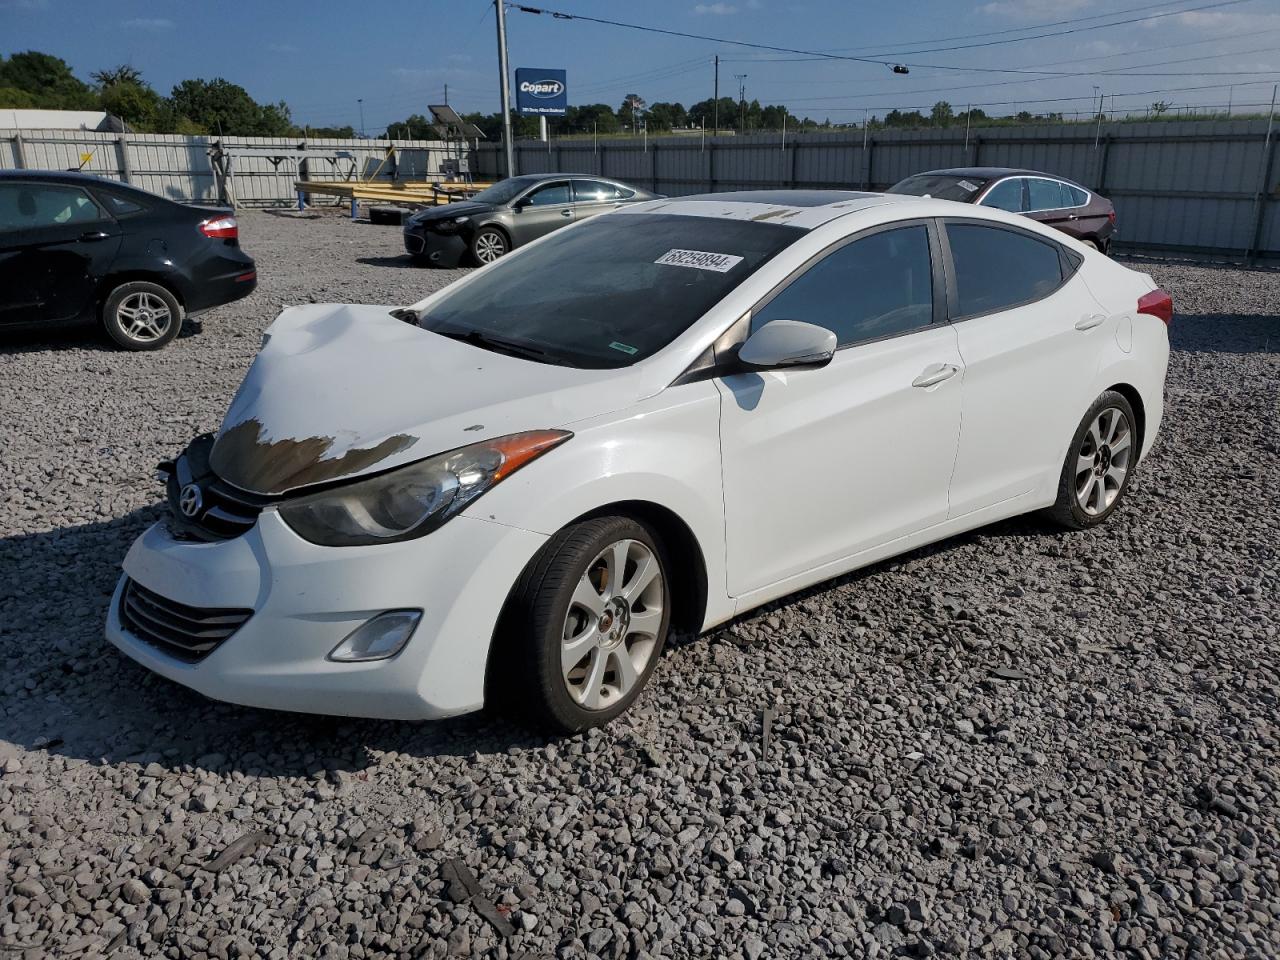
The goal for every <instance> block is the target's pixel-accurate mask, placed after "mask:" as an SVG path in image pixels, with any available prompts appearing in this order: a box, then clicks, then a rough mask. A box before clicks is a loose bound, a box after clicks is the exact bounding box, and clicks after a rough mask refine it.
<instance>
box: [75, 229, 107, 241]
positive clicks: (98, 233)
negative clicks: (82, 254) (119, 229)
mask: <svg viewBox="0 0 1280 960" xmlns="http://www.w3.org/2000/svg"><path fill="white" fill-rule="evenodd" d="M109 236H111V234H109V233H105V232H104V231H102V230H87V231H85V232H84V233H82V234H80V239H81V240H83V241H84V242H85V243H93V242H94V241H96V240H106V239H107V238H108V237H109Z"/></svg>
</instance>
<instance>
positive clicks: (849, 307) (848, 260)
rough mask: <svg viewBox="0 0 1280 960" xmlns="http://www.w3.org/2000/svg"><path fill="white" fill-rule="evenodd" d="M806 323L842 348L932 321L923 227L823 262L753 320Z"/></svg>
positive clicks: (883, 236) (849, 247)
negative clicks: (828, 334) (832, 337)
mask: <svg viewBox="0 0 1280 960" xmlns="http://www.w3.org/2000/svg"><path fill="white" fill-rule="evenodd" d="M770 320H803V321H804V322H806V323H816V324H817V325H819V326H821V327H826V328H827V329H828V330H830V331H832V332H833V333H834V334H835V335H836V340H837V342H838V343H839V345H840V346H845V345H847V344H851V343H861V342H863V341H867V340H878V339H880V338H881V337H890V336H893V335H894V334H899V333H905V332H907V331H909V330H915V329H917V328H919V327H925V326H928V325H929V324H930V323H931V322H932V321H933V263H932V260H931V259H930V255H929V231H928V229H927V228H926V227H923V226H913V227H901V228H898V229H895V230H884V231H881V232H880V233H874V234H872V235H871V236H869V237H864V238H863V239H861V240H855V241H853V242H852V243H849V244H846V245H845V246H843V247H841V248H840V249H838V250H836V251H835V252H834V253H832V254H829V255H828V256H826V257H824V258H823V259H822V260H819V261H818V262H817V263H815V264H814V265H813V266H812V267H810V268H809V269H808V270H806V271H805V272H804V273H802V274H801V275H800V276H799V277H797V278H796V279H795V280H793V281H792V282H791V283H790V284H789V285H788V286H787V287H786V288H785V289H784V290H783V291H782V292H781V293H779V294H778V295H777V296H776V297H774V298H773V299H772V300H770V301H769V302H768V303H766V304H765V305H764V306H763V307H762V308H761V309H760V310H759V311H758V312H757V313H756V314H755V315H754V316H753V317H752V319H751V327H752V329H753V330H757V329H759V328H760V327H762V326H764V325H765V324H766V323H768V322H769V321H770Z"/></svg>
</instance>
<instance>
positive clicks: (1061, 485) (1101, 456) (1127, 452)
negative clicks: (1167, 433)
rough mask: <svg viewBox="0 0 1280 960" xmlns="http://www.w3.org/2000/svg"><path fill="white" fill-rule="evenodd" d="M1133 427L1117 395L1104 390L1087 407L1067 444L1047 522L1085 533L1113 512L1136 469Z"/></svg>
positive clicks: (1130, 409) (1130, 410)
mask: <svg viewBox="0 0 1280 960" xmlns="http://www.w3.org/2000/svg"><path fill="white" fill-rule="evenodd" d="M1137 424H1138V420H1137V418H1136V417H1135V416H1134V415H1133V407H1132V406H1131V405H1130V403H1129V401H1128V400H1126V399H1125V397H1124V395H1123V394H1120V393H1116V392H1115V391H1114V390H1108V391H1106V392H1105V393H1103V394H1102V396H1100V397H1098V399H1097V400H1095V401H1094V402H1093V405H1092V406H1091V407H1090V408H1089V412H1088V413H1086V414H1085V415H1084V419H1083V420H1081V421H1080V426H1079V427H1077V428H1076V432H1075V435H1074V436H1073V437H1072V438H1071V446H1070V447H1069V448H1068V449H1067V458H1066V460H1065V462H1064V463H1063V465H1062V474H1061V475H1060V477H1059V478H1058V499H1057V501H1056V502H1055V503H1054V505H1053V506H1052V507H1050V508H1049V510H1048V513H1049V516H1050V517H1052V518H1053V519H1054V520H1055V521H1056V522H1058V523H1060V524H1062V525H1063V526H1064V527H1067V528H1068V529H1070V530H1085V529H1088V528H1089V527H1096V526H1097V525H1098V524H1100V523H1102V521H1104V520H1106V519H1107V517H1109V516H1111V514H1112V513H1114V512H1115V509H1116V507H1118V506H1119V505H1120V501H1121V499H1123V497H1124V494H1125V491H1127V490H1128V489H1129V480H1130V479H1131V478H1132V476H1133V468H1134V466H1136V465H1137V461H1138V430H1137Z"/></svg>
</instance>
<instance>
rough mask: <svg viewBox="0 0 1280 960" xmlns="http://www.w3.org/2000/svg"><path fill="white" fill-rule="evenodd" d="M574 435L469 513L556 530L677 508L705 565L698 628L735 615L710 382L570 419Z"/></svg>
mask: <svg viewBox="0 0 1280 960" xmlns="http://www.w3.org/2000/svg"><path fill="white" fill-rule="evenodd" d="M568 429H570V430H573V432H574V436H573V438H572V439H571V440H569V442H567V443H565V444H563V445H561V446H560V447H557V448H556V449H555V450H553V451H551V452H550V453H548V454H547V455H546V456H544V457H542V458H540V459H538V460H535V461H534V462H533V463H532V464H530V465H529V466H527V467H524V468H523V469H521V470H520V471H518V472H517V473H515V474H513V475H512V476H511V477H510V478H508V479H507V480H505V481H503V482H502V483H501V484H499V485H498V486H497V487H495V488H494V489H493V490H491V491H489V492H488V493H487V494H485V495H484V496H483V497H481V498H480V499H479V500H477V501H476V502H475V503H474V504H473V505H472V506H471V507H470V508H469V509H468V510H467V511H466V515H468V516H475V517H479V518H482V519H486V520H492V521H496V522H498V523H504V524H508V525H509V526H513V527H520V528H522V529H525V530H531V531H533V532H535V533H541V534H544V535H547V536H550V535H552V534H554V533H555V532H556V531H558V530H560V529H562V528H563V527H565V526H567V525H568V524H570V523H572V522H573V521H574V520H576V519H577V518H578V517H581V516H583V515H584V514H588V513H592V512H594V511H598V510H600V509H602V508H607V507H608V506H610V505H611V504H617V503H623V502H627V501H640V502H644V503H650V504H655V505H657V506H660V507H664V508H665V509H667V510H669V511H671V512H672V513H674V514H675V515H676V516H678V517H679V518H680V519H681V520H683V521H684V523H685V524H686V525H687V526H688V527H689V529H690V531H692V533H693V536H694V538H695V539H696V541H697V543H698V547H699V549H700V550H701V552H702V559H703V563H704V565H705V568H706V571H707V594H708V596H707V612H706V617H705V619H704V624H703V626H704V628H705V627H707V626H710V625H712V624H714V623H718V622H721V621H723V620H725V619H728V617H730V616H732V615H733V604H732V601H731V600H730V599H729V598H728V595H727V589H726V580H725V556H724V550H725V547H724V541H725V538H724V501H723V496H722V492H721V476H720V438H719V430H720V397H719V394H718V392H717V391H716V389H715V386H714V385H713V384H712V383H711V382H710V381H705V382H702V383H692V384H685V385H682V386H679V387H672V388H669V389H667V390H665V391H663V392H662V393H660V394H658V395H657V396H656V397H651V398H650V399H648V400H646V401H642V402H641V403H639V404H636V405H634V406H632V407H629V408H627V409H626V410H625V411H623V412H621V413H618V414H613V415H606V416H602V417H597V418H593V419H591V420H587V421H581V422H578V423H574V424H569V425H568Z"/></svg>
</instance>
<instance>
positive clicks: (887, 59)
mask: <svg viewBox="0 0 1280 960" xmlns="http://www.w3.org/2000/svg"><path fill="white" fill-rule="evenodd" d="M1248 2H1252V0H1216V2H1214V3H1205V4H1200V5H1199V6H1194V7H1186V8H1183V9H1181V10H1172V11H1164V12H1162V13H1153V14H1148V15H1147V16H1143V17H1133V18H1131V19H1128V20H1116V21H1112V22H1110V23H1102V24H1096V25H1094V26H1091V27H1079V28H1073V29H1071V30H1065V31H1059V32H1057V33H1045V34H1038V35H1035V36H1030V37H1014V38H1009V39H1006V40H993V41H990V42H988V43H981V44H971V45H967V46H965V45H962V46H952V47H937V48H932V49H927V50H915V51H913V53H932V52H936V51H940V50H961V49H971V48H972V47H978V46H995V45H997V44H1002V43H1021V42H1022V41H1024V40H1039V39H1043V38H1045V37H1052V36H1064V35H1066V34H1068V33H1081V32H1085V31H1089V30H1100V29H1103V28H1105V27H1117V26H1124V25H1127V24H1133V23H1144V22H1147V21H1150V20H1159V19H1161V18H1163V17H1171V16H1179V15H1181V14H1185V13H1194V12H1198V11H1202V10H1215V9H1218V8H1220V7H1230V6H1235V5H1236V4H1240V3H1248ZM510 6H511V7H512V9H515V10H519V11H520V12H521V13H532V14H538V15H541V14H547V15H549V16H551V17H552V18H554V19H556V20H581V21H584V22H587V23H597V24H601V25H603V26H609V27H620V28H623V29H627V30H639V31H641V32H644V33H658V34H663V35H665V36H670V37H682V38H684V39H686V40H703V41H706V42H708V43H724V44H729V45H731V46H737V47H747V48H750V49H753V50H770V51H773V52H774V53H794V54H800V55H803V56H806V57H813V58H815V59H823V60H847V61H852V62H854V63H869V64H874V65H877V66H882V67H890V68H892V67H894V66H907V67H919V68H929V69H934V70H953V71H961V72H981V73H1024V72H1034V71H1019V70H1008V69H999V68H992V67H957V66H950V65H946V64H937V63H910V62H905V63H902V64H897V63H895V62H894V59H893V55H892V54H888V53H886V54H881V55H880V56H868V57H857V56H852V55H849V54H837V53H824V52H822V51H820V50H801V49H797V48H795V47H779V46H774V45H772V44H767V43H753V42H751V41H747V40H730V39H727V38H725V37H713V36H709V35H707V34H699V33H686V32H684V31H681V30H669V29H667V28H665V27H649V26H645V25H643V24H637V23H626V22H624V21H621V20H606V19H604V18H603V17H590V16H587V15H585V14H578V13H565V12H564V11H562V10H549V9H545V8H542V7H532V6H526V5H524V4H518V3H513V4H510Z"/></svg>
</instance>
